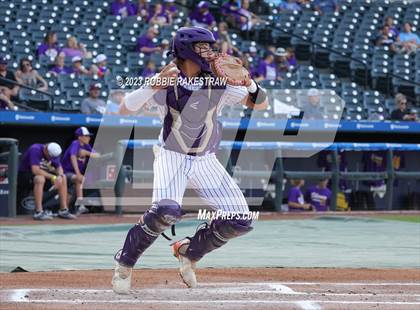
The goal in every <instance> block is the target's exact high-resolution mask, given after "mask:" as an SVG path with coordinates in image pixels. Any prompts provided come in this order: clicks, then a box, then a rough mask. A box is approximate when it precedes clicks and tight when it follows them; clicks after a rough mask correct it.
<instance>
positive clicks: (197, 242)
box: [185, 219, 252, 261]
mask: <svg viewBox="0 0 420 310" xmlns="http://www.w3.org/2000/svg"><path fill="white" fill-rule="evenodd" d="M251 222H252V221H251V220H221V219H217V220H214V221H212V222H211V223H210V225H207V226H206V227H203V228H201V229H199V230H198V231H197V232H196V233H195V235H194V236H193V237H192V238H190V245H189V246H188V249H187V250H186V252H185V256H187V257H188V258H189V259H190V260H192V261H199V260H200V259H201V258H202V257H203V256H204V255H205V254H207V253H209V252H211V251H213V250H215V249H217V248H220V247H221V246H222V245H224V244H226V243H227V242H228V240H229V239H232V238H235V237H239V236H242V235H245V234H246V233H248V232H250V231H251V230H252V227H251Z"/></svg>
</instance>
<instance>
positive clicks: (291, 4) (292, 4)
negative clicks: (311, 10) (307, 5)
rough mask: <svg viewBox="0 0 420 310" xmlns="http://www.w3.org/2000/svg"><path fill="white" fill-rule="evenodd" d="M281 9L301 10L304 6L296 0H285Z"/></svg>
mask: <svg viewBox="0 0 420 310" xmlns="http://www.w3.org/2000/svg"><path fill="white" fill-rule="evenodd" d="M279 10H280V11H301V10H302V8H301V6H300V5H299V3H297V2H296V0H283V2H282V3H280V5H279Z"/></svg>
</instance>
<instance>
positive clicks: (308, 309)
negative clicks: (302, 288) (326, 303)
mask: <svg viewBox="0 0 420 310" xmlns="http://www.w3.org/2000/svg"><path fill="white" fill-rule="evenodd" d="M296 304H297V305H298V306H299V307H301V308H302V309H304V310H321V306H320V305H318V304H316V303H314V302H312V301H298V302H296Z"/></svg>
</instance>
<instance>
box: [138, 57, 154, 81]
mask: <svg viewBox="0 0 420 310" xmlns="http://www.w3.org/2000/svg"><path fill="white" fill-rule="evenodd" d="M155 74H156V65H155V63H154V62H153V61H148V62H147V65H146V68H144V70H143V71H142V73H141V76H142V77H144V78H147V77H152V76H154V75H155Z"/></svg>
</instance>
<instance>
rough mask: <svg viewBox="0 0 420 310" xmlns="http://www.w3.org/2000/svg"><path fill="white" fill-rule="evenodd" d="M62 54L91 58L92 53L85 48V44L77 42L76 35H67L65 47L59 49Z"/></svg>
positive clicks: (71, 56) (70, 56)
mask: <svg viewBox="0 0 420 310" xmlns="http://www.w3.org/2000/svg"><path fill="white" fill-rule="evenodd" d="M61 52H62V53H64V56H66V57H69V58H73V57H75V56H79V57H81V58H91V57H92V53H90V52H88V51H87V50H86V46H85V45H84V44H82V43H78V42H77V39H76V37H73V36H71V37H69V38H68V39H67V43H66V47H64V48H63V49H62V50H61Z"/></svg>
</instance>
